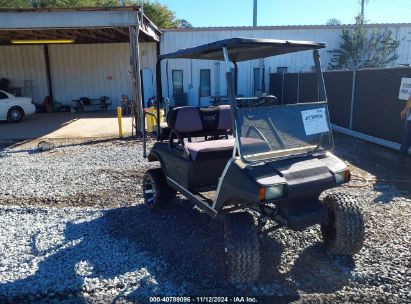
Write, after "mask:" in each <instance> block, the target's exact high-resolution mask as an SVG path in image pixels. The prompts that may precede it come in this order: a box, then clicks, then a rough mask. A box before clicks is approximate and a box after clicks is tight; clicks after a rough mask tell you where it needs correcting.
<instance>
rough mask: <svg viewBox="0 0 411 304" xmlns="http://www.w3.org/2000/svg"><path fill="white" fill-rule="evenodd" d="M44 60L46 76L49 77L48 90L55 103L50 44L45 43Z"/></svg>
mask: <svg viewBox="0 0 411 304" xmlns="http://www.w3.org/2000/svg"><path fill="white" fill-rule="evenodd" d="M44 61H45V63H46V77H47V90H48V94H49V98H50V103H51V104H53V103H54V96H53V83H52V81H51V69H50V56H49V46H48V45H47V44H45V45H44Z"/></svg>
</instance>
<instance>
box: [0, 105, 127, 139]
mask: <svg viewBox="0 0 411 304" xmlns="http://www.w3.org/2000/svg"><path fill="white" fill-rule="evenodd" d="M131 132H132V119H131V117H123V134H124V136H129V135H131ZM115 137H118V122H117V114H116V112H111V111H110V112H92V113H76V114H73V113H41V114H34V115H32V116H29V117H27V118H25V119H24V120H23V121H21V122H20V123H9V122H0V141H7V140H25V139H39V138H48V139H52V138H115Z"/></svg>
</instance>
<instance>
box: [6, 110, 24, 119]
mask: <svg viewBox="0 0 411 304" xmlns="http://www.w3.org/2000/svg"><path fill="white" fill-rule="evenodd" d="M23 116H24V111H23V109H22V108H20V107H12V108H10V110H9V112H8V113H7V119H8V120H9V121H11V122H19V121H21V120H22V119H23Z"/></svg>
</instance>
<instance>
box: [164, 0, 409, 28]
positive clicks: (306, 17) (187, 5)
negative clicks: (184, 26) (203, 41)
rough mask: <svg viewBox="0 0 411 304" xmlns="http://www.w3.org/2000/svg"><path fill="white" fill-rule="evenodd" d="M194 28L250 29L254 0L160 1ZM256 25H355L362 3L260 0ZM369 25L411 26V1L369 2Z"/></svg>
mask: <svg viewBox="0 0 411 304" xmlns="http://www.w3.org/2000/svg"><path fill="white" fill-rule="evenodd" d="M158 1H159V2H160V3H162V4H165V5H167V6H168V7H169V8H170V9H171V10H172V11H174V12H175V14H176V16H177V18H181V19H186V20H188V21H189V22H190V23H191V24H192V25H193V26H195V27H207V26H251V25H252V23H253V0H158ZM257 7H258V9H257V12H258V17H257V25H261V26H263V25H307V24H311V25H312V24H325V23H326V22H327V20H329V19H331V18H337V19H339V20H340V21H341V22H342V23H343V24H350V23H354V22H355V19H354V17H355V16H356V15H358V13H359V11H360V1H359V0H258V5H257ZM365 20H366V21H367V22H369V23H401V22H404V23H408V22H411V1H409V0H369V1H368V3H367V4H366V5H365Z"/></svg>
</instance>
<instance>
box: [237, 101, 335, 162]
mask: <svg viewBox="0 0 411 304" xmlns="http://www.w3.org/2000/svg"><path fill="white" fill-rule="evenodd" d="M237 125H238V132H239V138H240V140H239V146H240V153H241V156H242V157H243V159H244V160H246V161H250V162H252V161H261V160H265V159H271V158H284V157H288V156H293V155H300V154H306V153H312V152H315V151H324V150H329V149H331V148H332V146H333V140H332V134H331V131H330V130H331V127H330V120H329V114H328V108H327V103H325V102H316V103H306V104H304V103H302V104H293V105H284V106H261V107H240V108H239V109H238V114H237Z"/></svg>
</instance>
